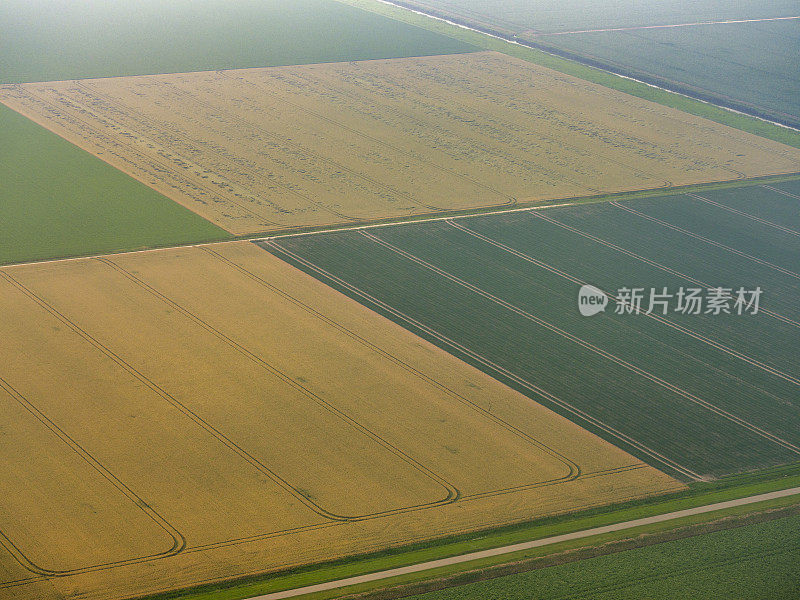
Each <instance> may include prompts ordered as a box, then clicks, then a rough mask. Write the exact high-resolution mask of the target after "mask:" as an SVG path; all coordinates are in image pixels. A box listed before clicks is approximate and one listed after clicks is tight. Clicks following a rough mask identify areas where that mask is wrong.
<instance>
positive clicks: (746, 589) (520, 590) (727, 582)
mask: <svg viewBox="0 0 800 600" xmlns="http://www.w3.org/2000/svg"><path fill="white" fill-rule="evenodd" d="M798 551H800V515H797V514H794V515H791V516H783V517H781V518H777V519H774V520H769V521H766V522H761V523H753V524H747V525H743V526H739V527H735V528H731V529H723V530H720V531H711V532H707V533H701V534H700V535H695V536H692V537H685V538H682V539H676V540H669V541H663V542H661V543H658V544H653V545H648V546H644V547H639V548H632V549H628V550H624V551H621V552H617V553H612V554H607V555H604V556H598V557H593V558H587V559H585V560H581V561H576V562H570V563H566V564H561V565H555V566H551V567H548V568H543V569H537V570H532V571H528V572H523V573H517V574H513V575H508V576H504V577H499V578H495V579H489V580H486V581H479V582H475V583H468V584H466V585H463V586H458V587H450V588H448V589H443V590H440V591H434V592H429V593H426V594H422V595H419V596H408V597H409V598H414V599H417V600H462V599H465V600H466V599H468V598H504V599H506V600H518V599H519V600H522V599H523V598H524V599H526V600H537V599H541V600H544V599H549V600H554V599H560V598H564V599H566V598H592V599H595V600H611V599H614V600H628V599H630V600H638V599H641V598H660V599H664V600H667V599H680V598H749V599H753V600H755V599H758V598H762V599H764V600H767V599H769V600H772V599H773V598H796V597H797V595H798V593H800V577H799V576H800V565H799V564H798V562H797V553H798Z"/></svg>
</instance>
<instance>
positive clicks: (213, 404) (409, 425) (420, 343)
mask: <svg viewBox="0 0 800 600" xmlns="http://www.w3.org/2000/svg"><path fill="white" fill-rule="evenodd" d="M0 315H2V316H0V338H2V339H3V344H2V345H0V365H2V367H1V368H0V408H2V410H0V435H2V436H5V438H6V441H8V442H9V443H3V444H2V445H0V495H2V497H3V503H2V506H1V507H0V531H2V537H0V596H4V594H9V593H10V594H11V595H12V596H13V597H14V598H20V599H25V600H27V599H31V600H34V599H35V600H39V599H40V598H47V594H48V593H49V590H55V591H57V592H62V593H64V594H67V595H70V594H73V593H80V594H81V597H82V598H88V599H91V598H94V599H115V598H119V597H132V596H137V595H140V594H144V593H154V592H160V591H164V590H169V589H172V588H175V587H186V586H190V585H192V584H197V583H201V582H207V581H217V580H225V579H229V578H232V577H236V576H242V575H246V574H252V573H263V572H269V571H271V570H276V569H279V568H285V567H289V566H295V565H299V564H305V563H311V562H317V561H320V560H325V559H331V558H336V557H341V556H345V555H348V554H353V553H362V552H366V551H370V550H376V549H382V548H385V547H387V546H392V545H399V544H407V543H410V542H415V541H421V540H425V539H430V538H434V537H438V536H443V535H448V534H455V533H460V532H466V531H472V530H475V529H480V528H485V527H489V526H492V525H500V524H504V523H511V522H516V521H523V520H530V519H531V518H534V517H536V516H541V515H546V514H552V513H558V512H563V511H567V510H573V509H579V508H582V507H586V506H596V505H601V504H605V503H609V502H615V501H623V500H625V499H628V498H640V497H643V496H648V495H652V494H655V493H660V492H665V491H669V490H676V489H681V488H682V487H683V486H682V485H681V484H679V483H678V482H677V481H675V480H674V479H671V478H669V477H668V476H666V475H664V474H663V473H661V472H659V471H657V470H655V469H653V468H652V467H649V466H647V465H645V464H644V463H642V462H641V461H639V460H637V459H635V458H634V457H632V456H631V455H629V454H627V453H625V452H624V451H622V450H620V449H618V448H616V447H614V446H612V445H610V444H608V443H607V442H604V441H603V440H601V439H600V438H598V437H596V436H594V435H593V434H591V433H589V432H587V431H585V430H583V429H581V428H579V427H578V426H576V425H574V424H573V423H571V422H569V421H568V420H566V419H564V418H563V417H560V416H558V415H557V414H555V413H553V412H551V411H550V410H548V409H546V408H544V407H542V406H541V405H539V404H536V403H535V402H531V401H530V400H529V399H528V398H526V397H525V396H523V395H521V394H519V393H517V392H515V391H513V390H511V389H510V388H507V387H505V386H504V385H502V384H501V383H499V382H497V381H496V380H494V379H492V378H491V377H489V376H487V375H485V374H484V373H481V372H480V371H478V370H476V369H473V368H472V367H470V366H468V365H466V364H464V363H462V362H460V361H458V360H457V359H456V358H454V357H452V356H450V355H449V354H447V353H445V352H443V351H442V350H440V349H438V348H436V347H435V346H433V345H431V344H428V343H427V342H425V341H424V340H422V339H420V338H417V337H416V336H413V335H412V334H410V333H408V332H407V331H405V330H403V329H402V328H401V327H399V326H397V325H395V324H393V323H391V322H390V321H388V320H385V319H383V318H382V317H380V316H378V315H376V314H375V313H373V312H371V311H368V310H367V309H365V308H363V307H362V306H360V305H358V304H357V303H355V302H353V301H351V300H349V299H347V298H344V297H343V296H341V295H339V294H338V293H337V292H335V291H333V290H331V289H330V288H328V287H326V286H324V285H323V284H321V283H319V282H317V281H315V280H314V279H313V278H311V277H308V276H305V275H303V274H302V273H301V272H299V271H297V270H296V269H294V268H292V267H290V266H289V265H287V264H286V263H285V262H283V261H280V260H278V259H276V258H275V257H273V256H271V255H270V254H268V253H267V252H264V251H263V250H261V249H259V248H257V247H256V246H255V245H253V244H251V243H249V242H234V243H228V244H214V245H209V246H204V247H202V248H198V247H194V248H185V249H178V250H162V251H150V252H144V253H135V254H127V255H115V256H113V257H108V258H102V257H101V258H95V259H78V260H73V261H66V262H60V263H51V264H44V265H24V266H16V267H5V268H3V269H0ZM48 578H49V579H50V582H49V583H48V582H47V580H48ZM4 597H5V596H4Z"/></svg>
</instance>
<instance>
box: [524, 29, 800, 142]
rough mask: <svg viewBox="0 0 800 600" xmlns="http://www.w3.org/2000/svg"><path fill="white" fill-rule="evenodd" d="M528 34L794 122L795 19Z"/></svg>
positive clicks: (799, 91) (798, 44)
mask: <svg viewBox="0 0 800 600" xmlns="http://www.w3.org/2000/svg"><path fill="white" fill-rule="evenodd" d="M531 39H533V40H534V41H536V42H537V43H539V44H544V45H545V46H551V47H553V48H557V49H560V50H566V51H569V52H572V53H575V54H577V55H580V56H584V57H590V58H592V59H595V60H596V61H597V62H598V63H600V64H602V65H609V66H612V67H613V68H614V70H616V71H617V72H621V73H624V74H626V75H630V76H633V77H636V78H637V79H642V80H645V81H648V82H651V83H655V84H657V85H661V86H663V87H667V88H668V89H674V90H676V91H679V92H684V93H688V94H690V95H692V96H695V97H698V98H701V99H704V100H708V101H710V102H714V103H716V104H721V105H723V106H731V107H733V108H735V109H737V110H746V111H747V112H750V113H752V114H756V115H758V116H761V117H764V118H767V119H771V120H775V121H778V122H781V123H786V124H789V125H792V126H794V127H797V126H798V125H800V69H798V68H797V61H796V58H797V56H800V20H794V21H769V22H758V23H737V24H725V25H704V26H698V27H676V28H671V29H636V30H631V31H610V32H602V33H582V34H571V35H558V36H536V37H535V38H531Z"/></svg>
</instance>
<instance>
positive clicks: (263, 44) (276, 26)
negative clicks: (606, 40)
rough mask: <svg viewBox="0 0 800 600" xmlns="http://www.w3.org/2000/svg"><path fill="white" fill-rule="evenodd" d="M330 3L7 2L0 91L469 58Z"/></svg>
mask: <svg viewBox="0 0 800 600" xmlns="http://www.w3.org/2000/svg"><path fill="white" fill-rule="evenodd" d="M474 49H475V48H474V47H473V46H470V45H469V44H466V43H464V42H459V41H457V40H454V39H452V38H449V37H446V36H443V35H439V34H436V33H432V32H430V31H426V30H425V29H421V28H419V27H414V26H412V25H407V24H405V23H400V22H399V21H394V20H392V19H387V18H385V17H381V16H378V15H376V14H374V13H370V12H366V11H362V10H358V9H356V8H353V7H350V6H345V5H343V4H341V3H339V2H335V1H333V0H292V1H291V2H285V1H283V0H234V1H231V0H200V1H194V0H173V1H171V2H160V1H158V0H143V1H141V2H135V3H131V4H126V3H120V2H85V1H84V2H72V1H68V0H35V1H28V0H5V1H4V2H3V3H2V4H0V83H22V82H30V81H56V80H62V79H86V78H89V77H118V76H121V75H147V74H156V73H185V72H188V71H213V70H217V69H240V68H245V67H266V66H271V65H296V64H308V63H318V62H334V61H348V60H365V59H371V58H392V57H400V56H421V55H429V54H448V53H451V52H469V51H470V50H474Z"/></svg>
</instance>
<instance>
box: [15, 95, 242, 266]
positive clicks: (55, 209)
mask: <svg viewBox="0 0 800 600" xmlns="http://www.w3.org/2000/svg"><path fill="white" fill-rule="evenodd" d="M0 206H1V207H2V210H1V212H2V218H0V264H5V263H10V262H22V261H31V260H41V259H46V258H54V257H62V256H73V255H83V254H91V253H101V252H111V251H115V250H132V249H136V248H140V247H144V246H159V245H164V244H182V243H189V242H193V241H204V240H222V239H227V238H228V237H230V236H229V234H228V233H226V232H225V231H223V230H222V229H220V228H219V227H217V226H216V225H212V224H211V223H209V222H208V221H206V220H205V219H203V218H201V217H199V216H197V215H196V214H194V213H192V212H190V211H189V210H187V209H185V208H183V207H182V206H180V205H178V204H175V203H174V202H172V201H171V200H168V199H167V198H165V197H164V196H162V195H161V194H159V193H157V192H155V191H153V190H151V189H150V188H149V187H147V186H146V185H144V184H142V183H139V182H138V181H136V180H135V179H132V178H130V177H128V176H127V175H125V174H124V173H122V172H121V171H117V170H116V169H114V168H112V167H110V166H108V165H107V164H106V163H104V162H103V161H101V160H100V159H98V158H95V157H94V156H92V155H91V154H89V153H88V152H84V151H83V150H81V149H80V148H78V147H76V146H73V145H72V144H70V143H69V142H66V141H64V140H63V139H61V138H60V137H58V136H57V135H55V134H53V133H50V132H49V131H47V130H46V129H44V128H42V127H40V126H39V125H36V124H35V123H33V122H32V121H29V120H28V119H26V118H25V117H23V116H21V115H19V114H17V113H16V112H14V111H12V110H11V109H9V108H6V107H5V106H2V105H0Z"/></svg>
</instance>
